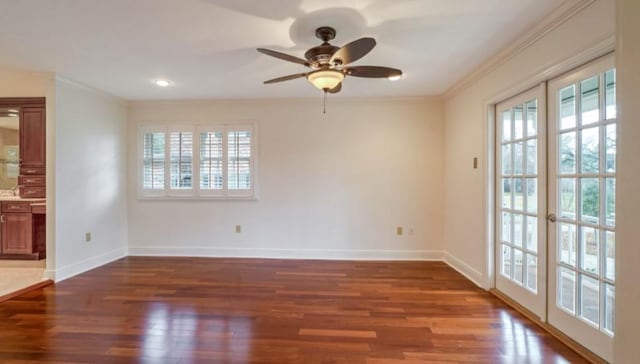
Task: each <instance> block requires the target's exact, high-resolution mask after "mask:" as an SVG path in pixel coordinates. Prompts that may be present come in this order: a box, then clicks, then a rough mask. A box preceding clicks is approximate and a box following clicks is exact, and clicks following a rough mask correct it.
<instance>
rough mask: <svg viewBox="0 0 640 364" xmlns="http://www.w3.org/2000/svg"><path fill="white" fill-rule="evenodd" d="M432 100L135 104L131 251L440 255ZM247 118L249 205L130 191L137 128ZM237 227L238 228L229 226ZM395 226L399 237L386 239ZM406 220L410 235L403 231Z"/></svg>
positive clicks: (435, 104) (438, 157)
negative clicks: (253, 139) (252, 156)
mask: <svg viewBox="0 0 640 364" xmlns="http://www.w3.org/2000/svg"><path fill="white" fill-rule="evenodd" d="M442 106H443V105H442V101H441V100H440V99H437V98H407V99H396V100H389V99H340V98H337V97H336V98H332V97H331V96H329V100H328V105H327V114H326V115H323V114H322V96H321V94H320V93H318V97H317V99H312V100H309V99H289V100H262V101H259V100H257V101H228V102H226V101H202V102H193V101H191V102H189V101H185V102H133V103H132V104H131V106H130V125H129V186H130V189H129V251H130V253H132V254H168V255H205V256H218V255H221V256H255V257H311V258H370V259H428V258H440V257H441V250H442V249H443V244H442V211H443V198H442V190H443V180H442V175H443V154H442V153H443V107H442ZM247 120H250V121H255V122H256V123H257V124H258V129H259V143H258V145H259V174H258V187H259V200H258V201H227V202H225V201H141V200H138V199H137V198H136V189H135V186H136V183H137V181H136V178H137V173H136V153H137V148H138V145H137V140H136V135H137V128H138V126H139V125H141V124H152V123H170V122H195V123H200V124H206V123H215V122H238V121H240V122H242V121H247ZM236 224H240V225H242V233H241V234H236V233H235V232H234V226H235V225H236ZM396 226H404V228H405V235H403V236H396V235H395V234H396ZM410 228H413V229H414V232H415V233H414V235H408V234H407V233H408V231H409V229H410Z"/></svg>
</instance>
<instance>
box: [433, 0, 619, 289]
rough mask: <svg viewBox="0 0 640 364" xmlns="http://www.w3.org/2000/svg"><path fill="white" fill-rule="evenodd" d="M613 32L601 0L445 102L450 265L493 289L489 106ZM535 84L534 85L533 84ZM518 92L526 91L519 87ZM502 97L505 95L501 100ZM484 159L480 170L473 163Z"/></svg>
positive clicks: (609, 1) (609, 10)
mask: <svg viewBox="0 0 640 364" xmlns="http://www.w3.org/2000/svg"><path fill="white" fill-rule="evenodd" d="M613 34H614V0H597V1H595V2H594V3H593V4H592V5H590V6H589V7H587V8H586V9H584V10H582V11H581V12H579V13H578V14H576V15H574V16H573V17H571V18H570V19H568V20H567V21H566V22H564V23H562V24H561V25H559V26H558V27H556V28H555V29H553V30H552V31H550V32H548V33H546V34H544V36H542V37H541V38H540V39H538V40H537V41H536V42H534V43H533V44H530V45H529V46H528V47H527V48H525V49H523V50H522V51H521V52H519V53H517V54H516V55H515V56H513V57H512V58H510V59H508V60H507V61H506V62H504V63H503V64H501V65H500V66H499V67H497V68H495V69H493V70H492V71H491V72H489V73H487V74H485V75H484V76H482V77H481V78H479V79H477V80H475V82H473V83H471V84H470V85H469V86H468V87H466V88H465V89H463V90H461V91H458V92H457V93H456V94H454V95H453V96H450V97H448V98H447V100H446V105H445V115H446V123H445V126H446V127H445V166H446V167H445V204H444V205H445V223H444V231H445V236H444V237H445V249H446V250H447V252H448V253H449V262H450V263H452V264H454V266H456V267H457V268H459V269H461V270H463V271H464V272H466V273H467V275H468V276H469V277H471V278H473V279H474V280H475V281H476V282H478V283H480V284H481V285H483V286H485V287H489V286H490V285H491V284H492V283H491V282H490V279H489V277H490V274H489V273H490V272H489V270H490V268H489V267H488V265H487V261H488V258H487V256H488V253H487V252H488V246H487V244H491V243H492V242H488V241H487V238H486V236H487V229H488V228H487V203H488V201H486V195H487V194H486V192H487V188H488V177H489V176H488V173H487V169H488V168H487V162H488V160H487V158H488V154H487V150H488V147H489V146H488V145H487V135H488V129H487V127H488V122H487V105H488V104H489V103H490V102H495V101H500V100H499V98H500V97H502V98H507V97H509V96H514V94H508V93H507V94H505V91H507V90H513V92H518V91H516V88H517V87H521V86H523V85H524V86H528V87H533V86H536V85H537V83H538V82H539V81H541V80H542V79H540V77H542V76H552V75H553V73H554V72H555V73H556V74H557V73H558V72H560V70H558V69H554V66H555V65H557V64H559V63H563V62H565V61H567V60H570V59H572V58H574V57H575V56H576V55H578V54H582V53H584V52H585V51H586V50H588V49H590V48H591V47H592V46H594V45H596V44H602V43H606V42H607V39H612V37H613ZM534 80H535V81H534ZM519 91H524V90H523V89H520V90H519ZM500 95H502V96H500ZM474 157H479V160H480V163H479V168H478V169H473V168H472V166H473V164H472V160H473V158H474Z"/></svg>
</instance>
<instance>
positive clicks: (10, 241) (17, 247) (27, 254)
mask: <svg viewBox="0 0 640 364" xmlns="http://www.w3.org/2000/svg"><path fill="white" fill-rule="evenodd" d="M32 204H33V205H32ZM44 209H45V205H44V204H43V202H32V201H19V200H18V201H2V202H1V203H0V225H1V228H0V234H2V235H0V257H3V258H15V259H43V258H44V257H45V250H46V247H45V238H46V237H45V220H46V218H45V216H46V215H45V214H44Z"/></svg>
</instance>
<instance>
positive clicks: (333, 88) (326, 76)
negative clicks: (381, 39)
mask: <svg viewBox="0 0 640 364" xmlns="http://www.w3.org/2000/svg"><path fill="white" fill-rule="evenodd" d="M316 37H318V38H319V39H320V40H322V44H321V45H319V46H317V47H313V48H311V49H309V50H307V51H306V52H305V54H304V57H305V58H306V59H302V58H298V57H295V56H291V55H288V54H285V53H281V52H276V51H272V50H270V49H264V48H258V52H260V53H264V54H266V55H269V56H272V57H276V58H279V59H282V60H285V61H289V62H293V63H298V64H301V65H303V66H306V67H309V68H311V69H312V70H311V71H310V72H305V73H296V74H292V75H288V76H283V77H278V78H274V79H271V80H267V81H264V83H265V84H271V83H276V82H282V81H288V80H293V79H296V78H302V77H305V78H306V79H307V80H308V81H309V82H311V83H312V84H313V85H314V86H315V87H317V88H319V89H321V90H323V91H324V92H325V94H326V93H327V92H329V93H338V92H340V90H341V89H342V81H343V80H344V78H345V77H346V76H353V77H367V78H388V79H391V80H395V79H399V78H400V77H402V71H401V70H399V69H395V68H389V67H379V66H351V67H349V66H347V65H348V64H349V63H352V62H355V61H357V60H358V59H360V58H362V57H364V56H365V55H366V54H367V53H369V52H370V51H371V50H372V49H373V47H375V45H376V41H375V39H373V38H360V39H358V40H355V41H353V42H351V43H349V44H347V45H345V46H343V47H336V46H334V45H332V44H330V43H329V41H330V40H332V39H334V38H335V37H336V31H335V29H333V28H331V27H320V28H318V29H316Z"/></svg>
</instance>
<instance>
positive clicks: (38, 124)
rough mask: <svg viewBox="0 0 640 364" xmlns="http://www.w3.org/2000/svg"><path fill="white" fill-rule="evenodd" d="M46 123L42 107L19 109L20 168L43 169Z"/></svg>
mask: <svg viewBox="0 0 640 364" xmlns="http://www.w3.org/2000/svg"><path fill="white" fill-rule="evenodd" d="M46 163H47V160H46V122H45V110H44V108H42V107H24V108H22V109H20V167H22V168H25V169H30V168H43V169H44V168H45V166H46Z"/></svg>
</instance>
